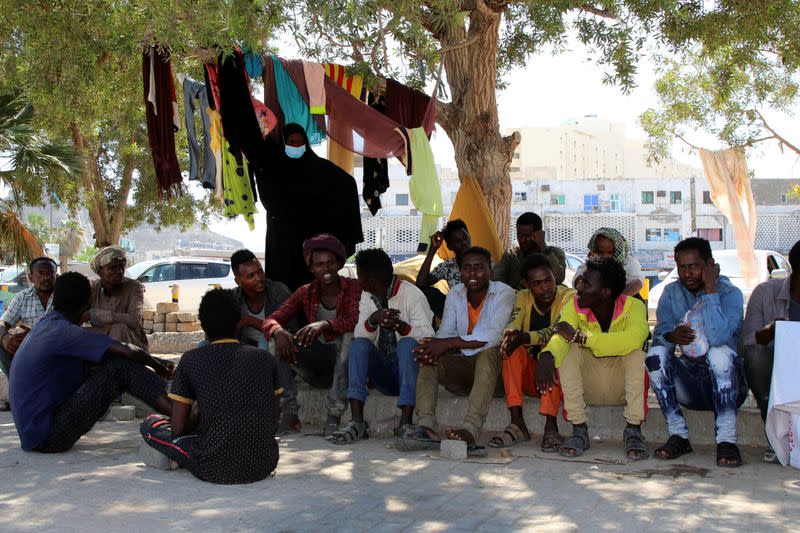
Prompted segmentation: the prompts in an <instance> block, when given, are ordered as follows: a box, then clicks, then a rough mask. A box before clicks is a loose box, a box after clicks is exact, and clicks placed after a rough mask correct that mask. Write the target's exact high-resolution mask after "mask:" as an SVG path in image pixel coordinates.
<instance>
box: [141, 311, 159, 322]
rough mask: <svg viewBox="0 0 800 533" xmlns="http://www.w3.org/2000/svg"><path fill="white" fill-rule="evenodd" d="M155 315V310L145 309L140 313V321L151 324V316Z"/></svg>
mask: <svg viewBox="0 0 800 533" xmlns="http://www.w3.org/2000/svg"><path fill="white" fill-rule="evenodd" d="M155 314H156V311H155V309H145V310H144V311H142V319H143V320H150V321H151V322H152V320H153V315H155Z"/></svg>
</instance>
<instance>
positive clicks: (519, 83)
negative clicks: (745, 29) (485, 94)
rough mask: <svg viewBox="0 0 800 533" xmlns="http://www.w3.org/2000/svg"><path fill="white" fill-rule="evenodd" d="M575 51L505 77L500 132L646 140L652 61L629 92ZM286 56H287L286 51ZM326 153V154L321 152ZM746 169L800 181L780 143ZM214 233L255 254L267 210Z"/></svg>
mask: <svg viewBox="0 0 800 533" xmlns="http://www.w3.org/2000/svg"><path fill="white" fill-rule="evenodd" d="M571 47H572V49H571V50H569V51H567V52H565V53H563V54H560V55H558V56H552V55H549V54H542V55H537V56H534V57H532V58H531V59H530V60H529V62H528V64H527V65H526V66H525V68H518V69H515V70H514V71H512V72H510V73H509V74H508V75H507V76H506V80H507V82H508V85H507V88H506V89H505V90H503V91H500V92H499V93H498V97H497V104H498V113H499V119H500V128H501V131H505V130H507V129H510V128H518V127H524V126H530V127H543V126H555V125H558V124H563V123H564V122H566V121H567V120H570V119H578V118H580V117H583V116H585V115H589V114H595V115H597V116H598V117H601V118H608V119H610V120H612V121H614V122H622V123H624V124H625V126H626V131H627V136H628V137H629V138H639V139H645V138H646V135H645V133H644V131H643V130H642V129H641V127H640V126H639V125H638V117H639V115H640V114H641V113H642V112H644V111H645V110H646V109H648V108H649V107H655V106H656V104H657V99H656V95H655V93H654V92H653V90H652V86H653V83H654V82H655V80H656V73H655V69H654V66H653V63H652V62H651V60H650V59H649V58H648V57H646V56H645V57H644V58H643V59H642V60H640V63H639V74H638V76H637V84H638V85H637V87H636V88H635V89H633V90H632V91H630V92H629V93H628V94H622V91H621V90H620V89H619V88H618V87H615V86H610V85H604V84H603V83H602V79H603V71H602V70H601V69H600V68H599V67H598V66H597V65H596V63H595V62H593V61H592V60H591V58H590V55H589V53H588V51H587V49H586V48H584V47H583V46H582V45H580V43H573V44H572V45H571ZM283 53H284V54H286V52H283ZM765 117H766V119H767V121H768V122H769V123H770V125H772V126H773V127H774V128H775V130H776V131H778V132H781V133H782V134H783V135H784V136H785V137H787V138H788V139H790V140H792V139H796V140H800V128H798V127H797V124H796V122H795V121H794V119H793V117H790V116H783V115H776V114H770V113H765ZM687 140H689V142H691V143H692V144H695V145H702V146H707V147H709V148H712V149H714V148H721V146H720V145H719V144H718V143H717V142H715V139H714V138H713V136H710V135H708V136H704V135H700V134H697V133H696V134H695V135H694V136H693V137H691V138H689V139H687ZM681 144H682V143H681V142H680V141H676V143H674V145H673V151H672V155H673V157H675V158H676V159H678V160H680V161H683V162H686V163H689V164H692V165H695V166H697V167H700V166H701V165H700V160H699V157H698V156H697V154H696V153H689V151H688V149H686V147H685V146H681ZM431 146H432V149H433V153H434V157H435V159H436V162H437V164H439V165H441V166H442V167H446V168H453V169H455V168H456V164H455V160H454V158H453V147H452V144H451V143H450V141H449V139H448V138H447V136H446V135H445V134H444V132H443V131H442V130H441V128H439V129H438V130H437V132H436V133H435V134H434V136H433V138H432V139H431ZM320 153H321V154H324V150H322V151H320ZM748 165H749V167H750V168H751V169H752V170H753V171H754V174H755V177H756V178H792V179H795V180H800V161H799V160H798V157H797V155H796V154H794V153H792V152H789V151H787V152H786V153H785V154H781V152H780V150H779V148H778V146H777V143H772V142H768V143H761V145H760V146H759V147H758V148H756V149H754V150H752V151H751V152H750V155H749V158H748ZM210 228H211V229H212V230H213V231H216V232H218V233H222V234H224V235H226V236H229V237H231V238H235V239H238V240H240V241H242V243H243V244H244V245H245V246H247V247H248V248H250V249H252V250H254V251H263V250H264V238H265V234H266V222H265V215H264V213H263V211H261V212H259V213H258V215H257V216H256V228H255V230H253V231H250V230H249V229H248V227H247V224H246V223H245V222H244V220H242V219H241V218H239V219H237V220H234V221H220V222H215V223H212V224H211V225H210Z"/></svg>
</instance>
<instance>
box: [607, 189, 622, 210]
mask: <svg viewBox="0 0 800 533" xmlns="http://www.w3.org/2000/svg"><path fill="white" fill-rule="evenodd" d="M608 210H609V211H611V212H612V213H619V212H620V211H622V201H621V200H620V198H619V193H614V194H611V195H609V197H608Z"/></svg>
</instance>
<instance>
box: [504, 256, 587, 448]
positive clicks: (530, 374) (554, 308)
mask: <svg viewBox="0 0 800 533" xmlns="http://www.w3.org/2000/svg"><path fill="white" fill-rule="evenodd" d="M521 274H523V277H522V283H523V285H524V286H525V290H521V291H519V292H518V293H517V300H516V302H515V303H514V310H513V311H512V312H511V318H510V319H509V322H508V325H507V326H506V332H505V336H504V337H503V342H502V344H501V345H500V357H502V358H503V388H504V389H505V394H506V405H507V406H508V410H509V411H510V412H511V423H510V424H509V425H508V427H506V429H505V430H504V431H503V432H502V433H499V434H497V435H495V436H494V437H492V438H491V439H489V446H491V447H493V448H503V447H505V446H512V445H514V444H516V443H518V442H520V441H527V440H530V438H531V435H530V432H529V431H528V427H527V426H526V425H525V418H523V416H522V394H523V392H524V393H525V394H527V395H529V396H534V397H537V398H541V400H540V402H539V413H540V414H542V415H544V417H545V423H544V436H543V437H542V451H544V452H556V451H558V447H559V446H561V444H562V443H563V442H564V437H562V436H561V435H560V434H559V433H558V422H557V421H556V417H557V416H558V411H559V408H560V407H561V387H560V386H559V385H558V384H557V383H556V384H554V385H553V388H552V390H549V391H547V392H546V393H545V394H539V391H537V390H536V386H535V383H534V373H535V371H536V365H537V362H536V359H537V357H539V354H540V352H541V349H542V348H543V347H544V346H545V345H547V342H548V341H549V340H550V337H551V336H552V330H551V329H550V326H551V325H555V323H556V322H557V321H558V317H559V316H560V315H561V310H562V308H563V307H564V306H565V305H566V304H568V303H569V304H571V303H572V298H573V296H574V295H575V290H573V289H568V288H567V287H565V286H563V285H556V278H555V274H553V267H552V266H550V260H549V259H548V258H547V257H546V256H544V255H542V254H532V255H529V256H528V257H526V258H525V260H524V261H523V262H522V272H521Z"/></svg>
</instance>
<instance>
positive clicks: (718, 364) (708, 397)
mask: <svg viewBox="0 0 800 533" xmlns="http://www.w3.org/2000/svg"><path fill="white" fill-rule="evenodd" d="M645 367H646V368H647V373H648V374H649V376H650V384H651V386H652V388H653V392H654V393H655V395H656V397H657V398H658V403H659V404H660V405H661V412H662V413H663V414H664V418H665V419H666V421H667V431H668V432H669V434H670V435H678V436H679V437H683V438H684V439H688V438H689V428H688V427H687V426H686V419H685V418H684V417H683V411H682V410H681V406H683V407H686V408H687V409H692V410H695V411H714V416H715V421H716V436H717V443H720V442H730V443H733V444H736V412H737V410H738V409H739V407H740V406H741V405H742V403H744V400H745V398H746V397H747V382H746V380H745V375H744V363H743V361H742V358H741V357H739V356H737V355H736V352H735V351H734V350H732V349H730V348H729V347H727V346H715V347H713V348H711V349H710V350H709V351H708V354H707V355H706V356H705V357H701V358H698V359H692V358H690V357H686V356H683V357H675V354H674V351H673V350H672V349H670V348H668V347H667V346H653V347H652V348H650V351H649V352H648V353H647V358H646V359H645Z"/></svg>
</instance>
